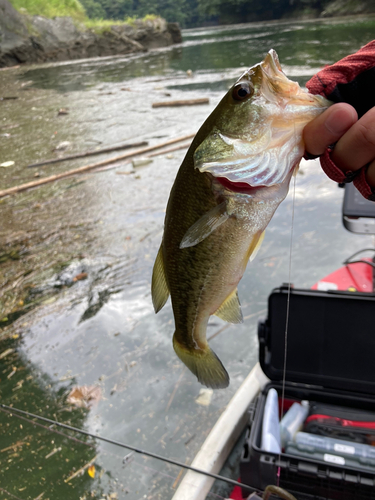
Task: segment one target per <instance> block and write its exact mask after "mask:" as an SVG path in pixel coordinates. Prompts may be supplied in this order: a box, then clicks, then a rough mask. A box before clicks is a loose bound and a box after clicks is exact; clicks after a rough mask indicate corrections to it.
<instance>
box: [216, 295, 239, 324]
mask: <svg viewBox="0 0 375 500" xmlns="http://www.w3.org/2000/svg"><path fill="white" fill-rule="evenodd" d="M215 316H217V317H218V318H221V319H222V320H224V321H227V322H228V323H243V316H242V311H241V304H240V300H239V298H238V291H237V289H235V290H233V292H232V293H231V294H230V295H228V297H227V298H226V299H225V300H224V302H223V303H222V304H221V306H220V307H219V309H218V310H217V311H216V312H215Z"/></svg>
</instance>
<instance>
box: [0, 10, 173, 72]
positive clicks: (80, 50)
mask: <svg viewBox="0 0 375 500" xmlns="http://www.w3.org/2000/svg"><path fill="white" fill-rule="evenodd" d="M180 42H181V31H180V28H179V25H178V24H177V23H167V22H166V21H165V20H164V19H161V18H155V19H151V20H147V21H141V20H137V21H134V23H133V24H132V25H129V24H121V25H113V26H111V27H109V28H106V29H103V30H101V32H98V31H94V30H91V29H86V28H85V27H84V26H83V25H78V24H77V23H75V22H74V21H73V20H72V19H71V18H70V17H56V18H54V19H47V18H45V17H42V16H33V17H31V16H26V15H24V14H20V13H19V12H17V11H16V10H15V9H14V8H13V7H12V5H11V4H10V3H9V2H8V1H7V0H0V67H5V66H14V65H17V64H20V63H37V62H47V61H64V60H69V59H81V58H86V57H101V56H110V55H117V54H128V53H131V52H141V51H146V50H148V49H153V48H159V47H166V46H168V45H172V44H174V43H180Z"/></svg>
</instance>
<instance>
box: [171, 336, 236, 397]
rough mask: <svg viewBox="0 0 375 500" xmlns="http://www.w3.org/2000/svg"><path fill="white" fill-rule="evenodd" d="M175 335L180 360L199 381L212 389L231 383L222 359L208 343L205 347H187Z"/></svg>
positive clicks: (176, 350)
mask: <svg viewBox="0 0 375 500" xmlns="http://www.w3.org/2000/svg"><path fill="white" fill-rule="evenodd" d="M178 337H179V335H178V334H177V332H175V334H174V335H173V348H174V350H175V352H176V354H177V356H178V357H179V358H180V360H181V361H182V362H183V363H184V364H185V365H186V366H187V367H188V368H189V370H190V371H191V372H192V373H194V375H195V376H196V377H197V379H198V381H199V382H200V383H201V384H203V385H205V386H206V387H210V388H211V389H224V388H225V387H228V385H229V375H228V373H227V371H226V369H225V368H224V366H223V364H222V362H221V361H220V359H219V358H218V357H217V356H216V354H215V353H214V351H213V350H212V349H210V347H209V346H208V344H207V345H206V347H205V348H204V349H194V348H190V349H189V348H187V347H185V346H184V345H183V344H182V343H181V342H179V340H178Z"/></svg>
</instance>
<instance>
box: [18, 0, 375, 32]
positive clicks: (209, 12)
mask: <svg viewBox="0 0 375 500" xmlns="http://www.w3.org/2000/svg"><path fill="white" fill-rule="evenodd" d="M10 1H11V3H12V4H13V6H14V7H15V8H16V9H17V10H19V11H21V12H22V11H23V9H24V10H26V11H27V13H29V14H32V15H33V14H41V15H44V16H46V17H54V16H71V17H72V18H73V19H75V20H78V21H83V22H85V24H86V25H87V26H88V27H90V28H92V29H94V30H96V31H105V30H108V29H109V26H110V25H111V24H117V23H122V22H126V23H128V24H134V21H135V20H136V19H140V18H143V19H144V20H148V19H154V18H156V17H162V18H164V19H165V20H166V21H168V22H178V23H180V25H181V26H182V27H193V26H202V25H207V24H230V23H240V22H250V21H260V20H270V19H281V18H293V17H301V16H308V17H316V16H318V15H319V14H320V13H321V12H322V11H324V10H325V9H326V8H327V7H328V6H329V5H330V4H332V0H264V1H263V2H259V0H179V1H178V2H176V1H175V0H80V1H79V0H10ZM373 1H374V0H360V1H359V0H350V1H346V2H345V1H344V2H343V8H344V4H345V6H346V10H345V9H344V10H343V14H350V12H348V8H349V10H350V9H352V10H351V12H352V13H357V11H356V9H357V8H358V6H359V5H361V6H366V5H367V6H368V9H367V12H371V11H373V10H375V9H374V5H373ZM336 3H337V2H336ZM349 4H350V6H349V7H348V5H349ZM328 10H329V8H328ZM336 10H337V9H336ZM335 13H336V14H337V13H340V12H339V11H338V12H336V11H335ZM86 16H87V17H86ZM87 18H89V21H88V20H87Z"/></svg>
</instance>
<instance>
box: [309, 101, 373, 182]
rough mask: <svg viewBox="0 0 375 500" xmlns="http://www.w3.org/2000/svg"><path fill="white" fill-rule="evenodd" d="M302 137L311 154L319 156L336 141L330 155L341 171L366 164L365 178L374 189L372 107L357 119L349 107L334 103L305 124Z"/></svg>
mask: <svg viewBox="0 0 375 500" xmlns="http://www.w3.org/2000/svg"><path fill="white" fill-rule="evenodd" d="M303 137H304V141H305V146H306V151H308V153H310V154H311V155H317V156H320V155H322V154H323V153H324V152H325V150H326V148H327V147H328V146H329V145H330V144H333V143H336V144H335V147H334V149H333V151H332V153H331V154H330V158H331V160H332V161H333V162H334V164H335V165H336V166H337V167H338V168H339V169H340V170H341V171H342V172H343V173H344V174H346V173H347V172H349V171H351V172H356V171H358V170H359V169H361V168H362V167H364V166H365V165H369V166H368V168H367V171H366V174H365V178H366V181H367V183H368V185H369V186H370V187H371V188H375V108H372V109H370V110H369V111H368V112H367V113H366V114H364V115H363V116H362V117H361V118H360V119H359V120H358V117H357V113H356V111H355V109H354V108H353V107H352V106H350V105H349V104H346V103H338V104H334V105H332V106H331V107H330V108H328V109H327V110H326V111H325V112H324V113H322V114H321V115H319V116H318V117H317V118H315V119H314V120H313V121H312V122H310V123H309V124H308V125H306V127H305V129H304V132H303Z"/></svg>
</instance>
